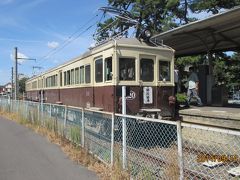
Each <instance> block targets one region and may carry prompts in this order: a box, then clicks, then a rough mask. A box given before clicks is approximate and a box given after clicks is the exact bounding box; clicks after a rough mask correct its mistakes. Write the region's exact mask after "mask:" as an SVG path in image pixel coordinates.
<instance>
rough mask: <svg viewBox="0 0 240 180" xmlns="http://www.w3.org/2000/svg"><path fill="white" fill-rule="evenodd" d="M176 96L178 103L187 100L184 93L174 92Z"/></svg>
mask: <svg viewBox="0 0 240 180" xmlns="http://www.w3.org/2000/svg"><path fill="white" fill-rule="evenodd" d="M176 98H177V101H178V102H179V103H184V102H186V101H187V96H186V95H185V94H180V93H178V94H176Z"/></svg>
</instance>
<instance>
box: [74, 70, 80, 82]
mask: <svg viewBox="0 0 240 180" xmlns="http://www.w3.org/2000/svg"><path fill="white" fill-rule="evenodd" d="M79 77H80V76H79V68H75V84H79Z"/></svg>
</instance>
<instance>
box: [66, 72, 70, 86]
mask: <svg viewBox="0 0 240 180" xmlns="http://www.w3.org/2000/svg"><path fill="white" fill-rule="evenodd" d="M70 80H71V77H70V70H69V71H67V81H66V83H67V85H70V82H71V81H70Z"/></svg>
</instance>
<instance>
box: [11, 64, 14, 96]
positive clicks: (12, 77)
mask: <svg viewBox="0 0 240 180" xmlns="http://www.w3.org/2000/svg"><path fill="white" fill-rule="evenodd" d="M13 79H14V76H13V67H12V76H11V98H12V99H13Z"/></svg>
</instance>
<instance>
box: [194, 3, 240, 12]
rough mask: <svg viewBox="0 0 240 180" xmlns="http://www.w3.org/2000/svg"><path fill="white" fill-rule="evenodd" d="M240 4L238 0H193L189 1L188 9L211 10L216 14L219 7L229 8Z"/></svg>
mask: <svg viewBox="0 0 240 180" xmlns="http://www.w3.org/2000/svg"><path fill="white" fill-rule="evenodd" d="M239 4H240V0H208V1H202V0H194V1H192V3H190V9H191V11H192V12H194V13H200V12H211V13H212V14H217V13H219V11H220V10H221V9H230V8H233V7H234V6H237V5H239Z"/></svg>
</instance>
